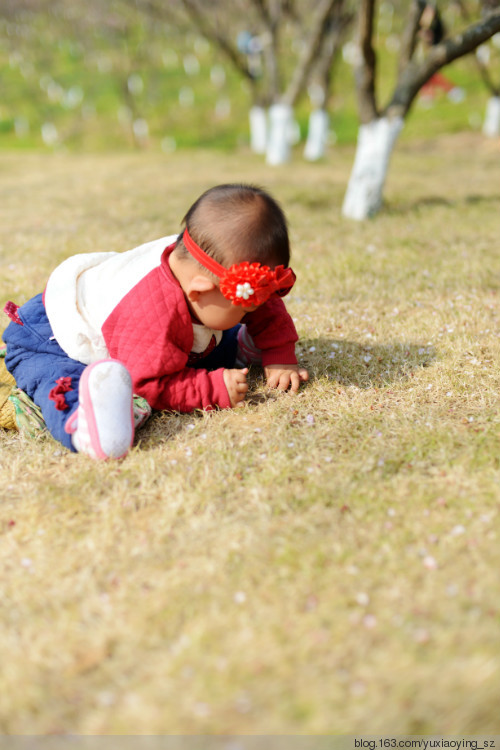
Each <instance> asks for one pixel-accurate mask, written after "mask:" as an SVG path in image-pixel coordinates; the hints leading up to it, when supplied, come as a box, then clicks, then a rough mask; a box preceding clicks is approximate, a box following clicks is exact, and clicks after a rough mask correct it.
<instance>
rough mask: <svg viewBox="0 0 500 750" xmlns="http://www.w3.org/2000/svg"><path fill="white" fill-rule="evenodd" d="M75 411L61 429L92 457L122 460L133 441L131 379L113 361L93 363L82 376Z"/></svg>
mask: <svg viewBox="0 0 500 750" xmlns="http://www.w3.org/2000/svg"><path fill="white" fill-rule="evenodd" d="M78 396H79V404H78V409H77V410H76V411H75V412H73V414H72V415H71V416H70V417H69V419H68V420H67V422H66V424H65V426H64V429H65V431H66V432H67V433H68V434H70V435H72V443H73V446H74V447H75V448H76V450H77V451H78V452H79V453H85V454H86V455H87V456H91V458H104V459H106V458H123V456H126V455H127V453H128V451H129V448H130V446H131V445H132V442H133V440H134V415H133V410H132V379H131V377H130V373H129V371H128V370H127V368H126V367H125V366H124V365H122V363H121V362H118V360H116V359H102V360H100V361H99V362H94V363H93V364H91V365H88V367H86V368H85V370H84V371H83V373H82V376H81V378H80V386H79V391H78Z"/></svg>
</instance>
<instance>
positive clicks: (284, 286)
mask: <svg viewBox="0 0 500 750" xmlns="http://www.w3.org/2000/svg"><path fill="white" fill-rule="evenodd" d="M182 239H183V242H184V245H185V246H186V249H187V250H188V251H189V252H190V253H191V255H192V256H193V258H195V259H196V260H197V261H198V263H201V265H202V266H203V267H204V268H206V269H207V271H211V272H212V273H213V274H215V276H217V277H218V278H219V279H220V284H219V288H220V290H221V292H222V294H223V295H224V297H225V298H226V299H229V300H231V302H232V303H233V305H262V303H263V302H266V300H268V299H269V297H270V296H271V294H274V292H276V293H277V294H278V295H279V296H280V297H284V296H285V294H288V292H289V291H290V289H291V288H292V286H293V285H294V284H295V278H296V277H295V274H294V272H293V271H292V269H291V268H285V267H284V266H276V268H275V269H274V270H272V269H271V268H269V266H262V265H261V264H260V263H249V262H248V261H246V260H245V261H243V263H234V264H233V265H232V266H230V268H224V266H221V264H220V263H217V261H216V260H214V259H213V258H211V257H210V256H209V255H207V253H206V252H205V251H204V250H202V249H201V247H200V246H199V245H197V244H196V242H195V241H194V240H193V238H192V237H191V236H190V235H189V232H188V230H187V229H185V230H184V234H183V235H182Z"/></svg>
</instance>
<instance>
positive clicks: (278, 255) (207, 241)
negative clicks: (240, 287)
mask: <svg viewBox="0 0 500 750" xmlns="http://www.w3.org/2000/svg"><path fill="white" fill-rule="evenodd" d="M183 224H184V226H185V227H186V228H187V230H188V232H189V234H190V235H191V237H192V238H193V240H194V241H195V242H196V243H197V244H198V245H199V246H200V247H201V248H202V249H203V250H204V251H205V252H206V253H207V254H208V255H210V257H212V258H214V260H216V261H217V262H218V263H220V264H221V265H223V266H226V267H228V266H230V265H231V264H233V263H241V262H242V261H245V260H246V261H249V262H250V263H255V262H257V263H262V264H263V265H272V266H276V265H283V266H285V267H286V266H288V265H289V263H290V242H289V238H288V227H287V221H286V217H285V214H284V213H283V210H282V208H281V207H280V206H279V204H278V203H277V202H276V201H275V199H274V198H272V197H271V196H270V195H269V193H267V192H266V191H265V190H263V189H262V188H260V187H256V186H255V185H243V184H229V185H217V186H215V187H213V188H210V190H207V191H206V192H205V193H203V195H201V196H200V197H199V198H198V200H197V201H195V202H194V203H193V205H192V206H191V208H190V209H189V211H188V212H187V214H186V215H185V217H184V219H183ZM181 245H182V248H184V245H183V243H182V234H181V235H179V238H178V240H177V246H178V247H179V248H180V247H181Z"/></svg>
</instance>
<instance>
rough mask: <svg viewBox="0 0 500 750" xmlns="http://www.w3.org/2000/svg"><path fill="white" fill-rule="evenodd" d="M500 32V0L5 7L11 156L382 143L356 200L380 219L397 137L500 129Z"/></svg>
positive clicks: (352, 192)
mask: <svg viewBox="0 0 500 750" xmlns="http://www.w3.org/2000/svg"><path fill="white" fill-rule="evenodd" d="M426 24H427V27H426ZM499 29H500V9H499V2H498V1H497V0H483V2H480V1H479V0H454V1H451V2H444V1H443V2H438V3H437V4H435V3H426V2H424V0H381V1H380V2H375V1H374V0H359V2H356V0H231V2H229V0H214V2H212V3H210V4H207V3H204V2H202V0H168V2H167V0H108V2H106V3H102V2H101V1H100V0H87V3H85V4H84V5H83V4H77V3H74V2H73V0H0V70H1V80H2V97H1V100H0V147H4V148H32V147H37V148H39V147H41V146H43V147H46V148H52V149H64V148H66V149H80V150H82V149H93V150H95V149H103V148H116V149H123V148H127V147H135V148H153V149H162V150H163V151H164V152H166V153H168V152H170V151H173V150H174V149H176V148H178V147H216V148H224V149H236V148H246V147H249V148H251V149H252V150H254V151H255V152H257V153H262V154H265V158H266V159H267V161H268V163H269V164H273V165H276V164H280V163H282V162H285V161H287V160H288V159H289V158H290V155H291V153H292V152H294V149H295V150H296V149H297V148H300V150H301V153H302V154H303V155H304V156H305V158H307V159H311V160H315V159H319V158H321V157H322V156H323V155H324V153H325V148H326V146H327V145H328V144H330V145H332V144H334V143H335V142H338V143H354V142H356V141H357V142H358V148H359V147H360V144H361V143H362V142H363V143H365V144H366V143H367V142H368V141H371V146H369V149H368V150H370V149H371V151H372V152H373V153H374V154H375V156H372V157H370V158H369V160H368V162H366V161H365V160H364V157H362V156H361V155H360V152H359V150H358V155H357V157H356V162H355V165H354V169H353V175H352V180H351V184H350V188H349V189H348V191H347V194H346V200H345V203H344V213H345V215H346V216H350V217H351V218H365V217H366V216H368V215H371V214H373V213H374V212H376V211H377V210H378V207H379V206H380V204H381V202H382V199H383V183H384V179H385V174H386V171H387V167H388V164H389V158H390V154H391V152H392V148H393V147H394V144H395V143H396V141H397V140H398V138H400V137H401V138H403V137H416V136H418V137H422V138H425V137H426V136H427V135H431V134H432V135H434V134H436V133H439V132H441V133H443V132H450V131H456V130H467V129H474V130H476V131H481V130H482V129H483V131H484V132H485V133H486V134H488V135H489V136H493V137H496V136H498V134H499V129H500V128H499V121H500V98H499V93H500V73H499V71H498V63H499V56H500V51H499V48H500V41H499V40H500V36H499V35H498V31H499ZM451 63H453V65H451ZM445 66H446V71H445V74H444V77H443V76H442V72H441V71H442V68H444V67H445ZM438 74H439V75H441V79H439V75H438ZM439 80H440V81H441V84H440V85H438V81H439ZM381 102H384V103H383V104H381ZM410 112H411V117H409V114H410ZM485 112H486V117H485ZM403 123H404V132H403ZM358 128H359V130H358ZM384 130H385V131H387V132H388V133H389V137H388V138H387V139H386V141H385V145H383V146H382V145H381V144H382V140H381V139H380V133H381V132H382V131H384ZM375 131H377V132H378V133H379V136H377V138H368V135H367V133H368V132H375ZM386 135H387V133H386ZM299 144H300V145H299ZM381 153H382V157H380V154H381ZM377 154H379V155H378V156H377ZM366 164H368V165H369V166H368V167H366ZM374 165H378V166H375V167H374ZM360 173H363V174H365V176H366V174H367V173H371V174H372V179H371V183H370V181H369V180H368V181H365V182H364V183H363V184H362V182H363V181H361V183H360V182H359V175H360ZM375 173H377V175H378V176H377V177H376V178H373V175H374V174H375ZM363 179H364V178H363ZM363 192H364V194H365V199H364V204H363V206H361V203H360V200H359V196H360V195H362V194H363ZM353 196H355V200H353V199H352V197H353Z"/></svg>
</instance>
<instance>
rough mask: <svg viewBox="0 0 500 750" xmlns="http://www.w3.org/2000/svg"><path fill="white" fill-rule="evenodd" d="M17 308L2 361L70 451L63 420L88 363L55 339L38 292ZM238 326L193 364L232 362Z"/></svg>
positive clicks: (213, 365)
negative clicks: (66, 351)
mask: <svg viewBox="0 0 500 750" xmlns="http://www.w3.org/2000/svg"><path fill="white" fill-rule="evenodd" d="M17 314H18V316H19V318H20V320H21V323H22V325H21V324H20V323H16V322H14V321H12V322H11V323H10V324H9V325H8V326H7V328H6V329H5V331H4V333H3V334H2V338H3V340H4V342H5V343H6V345H7V355H6V357H5V365H6V367H7V369H8V370H9V372H10V373H11V374H12V375H13V376H14V378H15V380H16V384H17V387H18V388H21V389H22V390H23V391H24V392H25V393H27V394H28V396H29V397H30V398H31V399H32V400H33V401H34V402H35V404H37V406H39V407H40V409H41V410H42V415H43V418H44V420H45V423H46V425H47V428H48V430H49V432H50V433H51V434H52V435H53V437H55V438H56V440H58V441H59V442H60V443H62V444H63V445H64V446H65V447H66V448H69V450H72V451H74V448H73V445H72V443H71V435H68V434H67V433H66V432H65V430H64V425H65V424H66V421H67V419H68V418H69V417H70V416H71V415H72V414H73V412H74V411H75V410H76V409H77V408H78V386H79V382H80V377H81V375H82V372H83V371H84V369H85V367H86V366H87V365H85V364H83V362H78V361H77V360H75V359H71V357H68V355H67V354H66V353H65V352H64V351H63V349H61V347H60V346H59V344H58V343H57V341H56V340H55V338H54V334H53V333H52V328H51V325H50V323H49V320H48V318H47V314H46V312H45V306H44V304H43V299H42V295H41V294H38V295H37V296H36V297H33V298H32V299H30V300H29V301H28V302H26V303H25V304H24V305H22V307H20V308H18V310H17ZM239 328H240V326H239V325H237V326H235V327H234V328H231V329H230V330H228V331H224V333H223V336H222V340H221V342H220V344H219V345H218V346H217V347H215V349H214V350H213V351H212V352H210V354H208V355H207V356H206V357H203V358H202V359H199V360H197V362H196V364H195V365H193V366H194V367H196V369H199V368H204V369H206V370H216V369H218V368H219V367H228V368H231V367H234V366H235V360H236V355H237V349H238V329H239ZM61 379H63V380H61ZM62 384H64V385H62ZM67 388H69V389H67ZM58 391H59V395H58Z"/></svg>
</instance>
